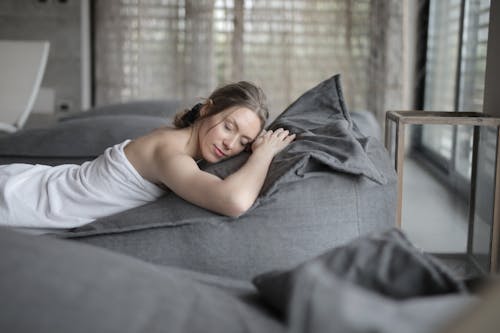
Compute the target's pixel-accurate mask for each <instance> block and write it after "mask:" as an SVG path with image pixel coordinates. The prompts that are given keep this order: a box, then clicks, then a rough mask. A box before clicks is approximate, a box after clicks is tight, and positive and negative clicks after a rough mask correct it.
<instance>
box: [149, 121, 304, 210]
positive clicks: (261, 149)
mask: <svg viewBox="0 0 500 333" xmlns="http://www.w3.org/2000/svg"><path fill="white" fill-rule="evenodd" d="M294 138H295V135H289V132H288V131H285V130H282V129H278V130H276V131H275V132H273V131H268V132H266V133H265V134H263V135H261V136H259V137H258V138H257V139H256V140H255V142H254V144H253V145H252V150H253V153H252V154H251V155H250V157H249V158H248V160H247V162H246V163H245V164H244V165H243V166H242V167H241V168H240V169H239V170H238V171H236V172H235V173H233V174H231V175H229V176H228V177H226V178H225V179H221V178H219V177H217V176H215V175H212V174H210V173H208V172H205V171H202V170H200V169H199V168H198V165H197V164H196V162H195V161H193V159H192V158H190V157H189V156H185V155H177V156H162V154H161V153H160V154H158V159H159V161H158V163H159V165H161V169H162V171H161V174H162V182H163V183H164V184H165V185H166V186H167V187H168V188H170V189H171V190H172V191H174V192H175V193H176V194H177V195H179V196H180V197H182V198H183V199H185V200H187V201H190V202H192V203H194V204H196V205H198V206H201V207H203V208H206V209H209V210H212V211H215V212H217V213H220V214H223V215H227V216H233V217H237V216H240V215H241V214H243V213H244V212H246V211H247V210H248V209H249V208H250V207H251V206H252V204H253V203H254V202H255V199H257V196H258V195H259V192H260V190H261V188H262V185H263V184H264V180H265V178H266V175H267V171H268V169H269V165H270V164H271V161H272V159H273V157H274V156H275V155H276V154H277V153H278V152H279V151H281V150H282V149H283V148H284V147H286V146H287V145H288V144H289V143H290V142H292V141H293V139H294Z"/></svg>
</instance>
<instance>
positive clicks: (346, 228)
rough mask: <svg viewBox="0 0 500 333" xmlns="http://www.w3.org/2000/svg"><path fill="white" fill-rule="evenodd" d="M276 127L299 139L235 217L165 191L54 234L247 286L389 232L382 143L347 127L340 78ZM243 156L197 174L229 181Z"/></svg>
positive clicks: (391, 201)
mask: <svg viewBox="0 0 500 333" xmlns="http://www.w3.org/2000/svg"><path fill="white" fill-rule="evenodd" d="M278 125H279V126H286V127H287V128H290V129H292V130H293V131H295V132H297V133H298V139H297V140H296V142H295V143H293V144H292V145H290V146H289V148H287V149H286V150H284V151H283V152H282V153H280V154H279V155H278V156H276V158H275V159H274V161H273V162H272V164H271V168H270V171H269V173H268V176H267V178H266V181H265V185H264V187H263V190H262V193H261V195H260V196H259V198H258V199H257V201H256V203H255V204H254V206H253V207H252V208H251V209H250V210H249V211H248V212H247V213H245V214H244V215H243V216H241V217H239V218H238V219H232V218H229V217H223V216H220V215H217V214H215V213H212V212H209V211H206V210H204V209H202V208H199V207H197V206H194V205H192V204H190V203H188V202H186V201H184V200H182V199H181V198H179V197H178V196H176V195H175V194H173V193H167V194H166V195H165V196H164V197H162V198H160V199H159V200H157V201H155V202H153V203H150V204H147V205H144V206H142V207H138V208H135V209H132V210H129V211H126V212H123V213H120V214H116V215H114V216H109V217H106V218H103V219H100V220H98V221H95V222H94V223H91V224H88V225H86V226H83V227H81V228H77V229H75V230H72V231H70V232H65V233H63V234H61V235H60V236H61V237H71V238H73V239H75V240H78V241H81V242H87V243H91V244H94V245H97V246H103V247H106V248H110V249H113V250H115V251H120V252H124V253H127V254H131V255H134V256H137V257H139V258H142V259H144V260H147V261H151V262H154V263H158V264H165V265H175V266H180V267H185V268H190V269H195V270H199V271H204V272H208V273H212V274H217V275H225V276H231V277H237V278H245V279H249V278H251V277H252V276H254V275H256V274H258V273H262V272H264V271H267V270H270V269H273V268H276V267H289V266H290V265H293V264H298V263H299V262H301V261H303V260H306V259H309V258H311V257H313V256H315V255H317V254H319V253H321V252H324V251H325V250H326V249H329V248H331V247H333V246H337V245H341V244H344V243H345V242H347V241H349V240H352V239H353V238H355V237H358V236H359V235H361V234H365V233H367V232H370V231H373V230H381V229H386V228H388V227H391V226H393V225H394V214H395V204H396V187H395V184H396V178H395V173H394V170H393V168H392V165H391V163H390V161H389V158H388V156H387V153H386V151H385V149H384V147H383V146H382V145H381V144H380V142H379V141H377V140H376V139H373V138H368V137H365V136H363V135H362V134H361V133H359V132H358V131H357V130H356V129H355V128H354V126H352V123H351V120H350V117H349V113H348V111H347V109H346V107H345V105H344V102H343V97H342V89H341V85H340V78H339V76H334V77H332V78H330V79H328V80H326V81H325V82H323V83H321V84H319V85H318V86H316V87H314V88H312V89H311V90H310V91H308V92H306V93H305V94H304V95H303V96H302V97H300V98H299V99H298V100H297V101H296V102H295V103H294V104H292V105H291V106H290V107H289V108H288V109H287V110H286V111H285V112H284V113H283V114H282V115H281V116H279V117H278V118H277V119H276V121H275V122H274V123H273V124H272V125H271V126H278ZM331 145H333V146H331ZM247 157H248V156H246V155H245V154H243V155H240V156H238V157H235V158H233V159H230V160H227V161H224V162H222V163H218V164H215V165H210V166H202V167H203V168H205V169H206V170H207V171H209V172H213V173H216V174H218V175H220V176H221V177H225V176H226V175H228V174H229V173H231V172H233V171H234V170H236V169H237V168H238V167H239V165H241V163H243V162H244V161H245V159H246V158H247Z"/></svg>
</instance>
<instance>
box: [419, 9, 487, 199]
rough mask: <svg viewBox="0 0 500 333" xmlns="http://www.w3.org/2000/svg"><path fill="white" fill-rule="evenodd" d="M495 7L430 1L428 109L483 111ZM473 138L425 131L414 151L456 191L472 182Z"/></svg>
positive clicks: (459, 131) (466, 132) (467, 132)
mask: <svg viewBox="0 0 500 333" xmlns="http://www.w3.org/2000/svg"><path fill="white" fill-rule="evenodd" d="M489 7H490V1H489V0H430V6H429V23H428V38H427V51H426V59H427V62H426V68H425V92H424V104H423V106H422V107H423V109H424V110H429V111H458V112H459V111H479V112H482V103H483V94H484V75H485V67H486V46H487V40H488V23H489ZM472 135H473V133H472V129H471V128H469V129H465V128H462V127H459V126H458V127H452V126H425V127H422V128H420V130H419V131H418V132H417V135H416V136H417V140H416V141H417V145H416V146H415V147H414V148H415V149H416V150H417V151H419V152H421V153H423V157H424V158H426V159H427V160H428V161H430V162H431V163H432V164H433V165H434V166H435V167H436V168H435V169H436V170H437V172H438V174H439V177H440V178H441V179H443V180H445V181H446V182H447V183H448V184H454V185H452V186H453V187H455V188H456V187H458V186H459V185H457V184H461V183H464V182H465V183H468V182H470V177H471V176H470V174H471V165H472V163H471V161H472ZM464 188H468V187H464ZM458 189H459V190H460V188H458ZM463 195H464V196H467V193H464V194H463Z"/></svg>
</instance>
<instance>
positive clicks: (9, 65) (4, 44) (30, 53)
mask: <svg viewBox="0 0 500 333" xmlns="http://www.w3.org/2000/svg"><path fill="white" fill-rule="evenodd" d="M48 55H49V42H47V41H10V40H9V41H8V40H1V41H0V130H2V131H7V132H15V131H17V130H19V129H20V128H22V127H23V126H24V124H25V122H26V120H27V119H28V116H29V114H30V113H31V110H32V108H33V104H34V102H35V99H36V97H37V95H38V91H39V89H40V84H41V82H42V78H43V74H44V72H45V67H46V65H47V59H48Z"/></svg>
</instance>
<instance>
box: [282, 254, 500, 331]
mask: <svg viewBox="0 0 500 333" xmlns="http://www.w3.org/2000/svg"><path fill="white" fill-rule="evenodd" d="M478 303H479V302H478V299H477V298H476V297H474V296H471V295H469V294H463V293H452V294H444V295H432V296H426V297H414V298H413V297H412V298H406V299H403V300H401V299H393V298H390V297H387V296H384V295H382V294H380V293H377V292H374V291H373V290H371V289H367V288H364V287H361V286H359V285H358V284H356V283H354V282H352V281H350V280H348V279H343V278H341V277H338V276H337V275H335V274H332V273H331V271H330V270H328V268H327V267H326V266H325V265H322V264H321V263H320V262H314V263H311V265H308V266H307V267H305V268H304V269H303V270H302V271H301V272H300V274H298V275H297V277H296V281H295V284H294V288H293V295H292V302H291V305H290V309H289V315H288V326H289V330H290V331H291V332H297V333H310V332H344V333H373V332H384V333H401V332H405V333H436V332H443V327H444V326H448V324H449V323H452V322H456V319H458V318H463V316H464V313H466V312H465V311H466V310H469V309H472V310H469V311H474V312H477V311H475V310H477V309H476V307H475V306H474V305H477V304H478ZM471 331H473V330H471ZM493 331H494V330H493ZM446 332H448V330H446ZM449 332H453V330H451V331H449Z"/></svg>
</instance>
